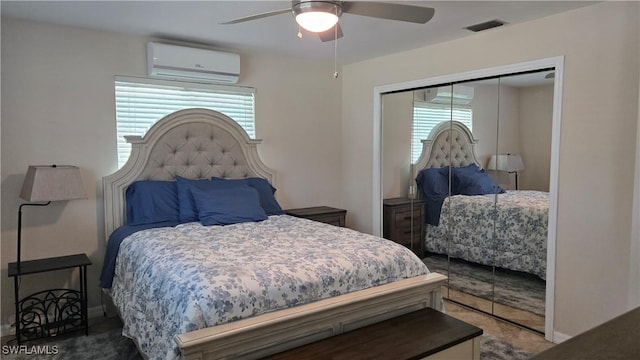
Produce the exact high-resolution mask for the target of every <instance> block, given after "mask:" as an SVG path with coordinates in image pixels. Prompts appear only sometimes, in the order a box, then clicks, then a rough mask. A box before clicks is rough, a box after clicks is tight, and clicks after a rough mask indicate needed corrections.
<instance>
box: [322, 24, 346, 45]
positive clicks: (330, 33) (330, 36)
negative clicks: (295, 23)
mask: <svg viewBox="0 0 640 360" xmlns="http://www.w3.org/2000/svg"><path fill="white" fill-rule="evenodd" d="M336 26H337V29H338V39H340V38H341V37H342V36H343V35H344V34H343V33H342V27H341V26H340V23H337V24H336ZM336 26H334V27H332V28H331V29H329V30H327V31H325V32H321V33H318V36H319V37H320V40H322V42H327V41H334V40H335V39H336V33H335V29H336Z"/></svg>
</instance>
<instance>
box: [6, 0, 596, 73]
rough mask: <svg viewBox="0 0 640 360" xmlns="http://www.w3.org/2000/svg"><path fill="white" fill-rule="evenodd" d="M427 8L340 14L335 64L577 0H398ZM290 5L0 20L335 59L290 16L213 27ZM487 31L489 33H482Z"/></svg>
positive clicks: (17, 12) (39, 11)
mask: <svg viewBox="0 0 640 360" xmlns="http://www.w3.org/2000/svg"><path fill="white" fill-rule="evenodd" d="M399 2H401V3H404V4H411V5H418V6H427V7H433V8H434V9H435V15H434V17H433V19H432V20H431V21H429V22H428V23H426V24H424V25H422V24H412V23H405V22H399V21H393V20H381V19H373V18H367V17H362V16H357V15H351V14H343V16H342V17H341V18H340V24H341V27H342V29H343V31H344V37H343V38H341V39H339V40H338V45H337V53H338V56H337V61H338V62H339V63H342V64H348V63H353V62H357V61H361V60H365V59H370V58H374V57H378V56H382V55H387V54H391V53H395V52H399V51H404V50H409V49H413V48H417V47H422V46H427V45H431V44H435V43H439V42H444V41H449V40H453V39H457V38H461V37H464V36H473V35H474V33H473V32H471V31H468V30H466V29H464V27H466V26H469V25H474V24H477V23H481V22H485V21H488V20H494V19H499V20H502V21H505V22H506V23H507V25H504V26H503V27H502V28H505V29H506V27H508V26H509V24H514V23H520V22H524V21H529V20H533V19H536V18H541V17H545V16H549V15H552V14H555V13H559V12H564V11H568V10H571V9H574V8H578V7H581V6H586V5H589V4H593V3H594V2H583V1H399ZM290 5H291V3H290V2H289V1H6V0H2V2H1V13H2V16H10V17H16V18H23V19H31V20H36V21H43V22H48V23H54V24H64V25H71V26H79V27H86V28H94V29H100V30H109V31H115V32H122V33H129V34H135V35H142V36H151V37H156V38H163V39H167V40H173V41H184V42H190V43H198V44H206V45H208V46H211V47H214V48H218V49H221V50H232V51H233V50H235V51H248V52H253V51H260V52H272V53H282V54H287V55H295V56H305V57H315V58H321V59H324V58H326V59H333V56H334V43H333V42H326V43H323V42H321V41H320V40H319V39H318V38H317V36H316V35H315V34H310V33H305V34H304V36H303V38H302V39H298V37H297V36H296V34H297V31H298V27H297V26H296V24H295V20H294V19H293V16H291V15H290V14H288V13H286V14H280V15H276V16H273V17H268V18H263V19H259V20H254V21H250V22H246V23H241V24H234V25H219V23H221V22H224V21H227V20H231V19H235V18H239V17H244V16H248V15H254V14H257V13H263V12H268V11H272V10H278V9H285V8H288V7H290ZM488 31H495V29H494V30H488Z"/></svg>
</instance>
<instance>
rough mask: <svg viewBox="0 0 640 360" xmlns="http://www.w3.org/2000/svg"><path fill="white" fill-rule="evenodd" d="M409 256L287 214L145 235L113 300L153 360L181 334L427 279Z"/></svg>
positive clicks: (129, 242)
mask: <svg viewBox="0 0 640 360" xmlns="http://www.w3.org/2000/svg"><path fill="white" fill-rule="evenodd" d="M428 272H429V270H428V269H427V268H426V266H425V265H424V264H423V263H422V261H421V260H420V259H419V258H417V257H416V256H415V255H414V254H413V253H412V252H411V251H410V250H408V249H406V248H405V247H403V246H400V245H398V244H395V243H393V242H391V241H388V240H385V239H381V238H378V237H375V236H372V235H367V234H364V233H360V232H357V231H354V230H350V229H347V228H340V227H335V226H332V225H328V224H323V223H319V222H315V221H311V220H306V219H300V218H295V217H292V216H288V215H279V216H270V217H269V218H268V219H267V220H265V221H262V222H252V223H241V224H235V225H228V226H208V227H205V226H202V225H200V224H199V223H188V224H182V225H178V226H176V227H173V228H171V227H166V228H157V229H149V230H143V231H140V232H137V233H134V234H132V235H130V236H129V237H128V238H126V239H125V240H124V241H123V242H122V244H121V245H120V250H119V253H118V257H117V262H116V270H115V276H114V282H113V287H112V288H111V290H110V294H111V296H112V298H113V300H114V303H115V304H116V306H117V307H118V309H119V311H120V315H121V317H122V319H123V322H124V328H123V334H124V335H125V336H128V337H130V338H133V339H134V340H135V341H136V342H137V344H138V346H139V348H140V349H141V351H143V352H144V353H145V354H146V355H147V356H148V357H149V358H150V359H174V358H179V357H180V353H179V349H178V348H177V346H176V345H175V343H174V341H173V337H174V335H176V334H180V333H184V332H189V331H193V330H196V329H200V328H205V327H210V326H214V325H217V324H222V323H226V322H231V321H234V320H238V319H242V318H246V317H249V316H253V315H257V314H261V313H265V312H269V311H273V310H277V309H282V308H287V307H291V306H295V305H299V304H304V303H309V302H312V301H314V300H318V299H323V298H328V297H331V296H337V295H340V294H345V293H348V292H352V291H356V290H360V289H364V288H368V287H372V286H376V285H381V284H385V283H389V282H393V281H396V280H400V279H404V278H409V277H413V276H417V275H422V274H426V273H428Z"/></svg>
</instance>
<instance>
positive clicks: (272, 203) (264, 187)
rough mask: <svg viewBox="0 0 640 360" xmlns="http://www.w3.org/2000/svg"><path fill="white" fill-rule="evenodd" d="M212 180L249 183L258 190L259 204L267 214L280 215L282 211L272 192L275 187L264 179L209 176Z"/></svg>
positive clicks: (274, 190)
mask: <svg viewBox="0 0 640 360" xmlns="http://www.w3.org/2000/svg"><path fill="white" fill-rule="evenodd" d="M211 180H212V181H214V182H217V183H223V182H227V183H236V184H241V185H249V186H251V187H252V188H254V189H256V190H257V191H258V196H259V198H260V206H262V209H263V210H264V212H265V213H266V214H267V215H282V214H284V211H283V210H282V207H280V204H279V203H278V201H277V200H276V198H275V196H274V194H275V192H276V189H275V188H274V187H273V186H271V184H269V182H268V181H267V180H266V179H263V178H257V177H250V178H245V179H223V178H216V177H214V178H211Z"/></svg>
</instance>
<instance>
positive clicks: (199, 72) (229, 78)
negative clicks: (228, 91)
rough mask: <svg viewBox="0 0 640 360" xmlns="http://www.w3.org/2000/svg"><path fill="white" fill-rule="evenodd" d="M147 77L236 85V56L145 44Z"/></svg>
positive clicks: (238, 64)
mask: <svg viewBox="0 0 640 360" xmlns="http://www.w3.org/2000/svg"><path fill="white" fill-rule="evenodd" d="M147 72H148V74H149V76H153V77H159V78H165V79H174V80H184V81H193V82H215V83H236V82H237V81H238V77H239V76H240V55H238V54H233V53H228V52H221V51H213V50H205V49H197V48H190V47H184V46H177V45H169V44H161V43H155V42H149V43H147Z"/></svg>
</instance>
